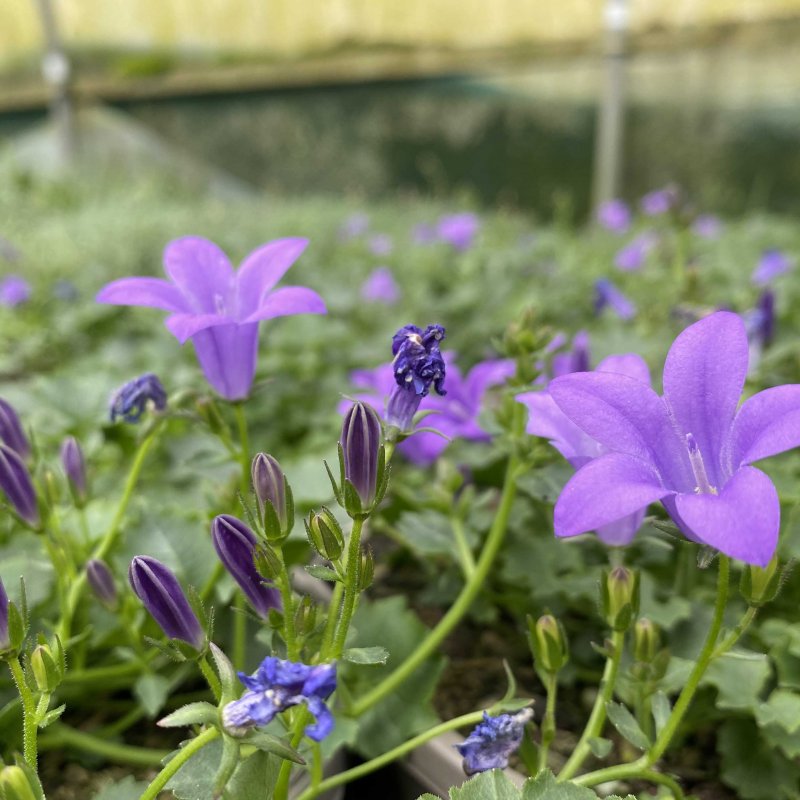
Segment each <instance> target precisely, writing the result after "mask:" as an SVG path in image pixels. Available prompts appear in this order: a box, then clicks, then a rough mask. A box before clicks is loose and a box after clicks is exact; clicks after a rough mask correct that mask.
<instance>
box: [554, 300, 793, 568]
mask: <svg viewBox="0 0 800 800" xmlns="http://www.w3.org/2000/svg"><path fill="white" fill-rule="evenodd" d="M747 363H748V343H747V334H746V332H745V327H744V324H743V322H742V320H741V318H740V317H738V316H737V315H736V314H733V313H731V312H727V311H718V312H716V313H714V314H711V315H710V316H708V317H705V318H704V319H702V320H700V321H699V322H696V323H695V324H694V325H691V326H689V327H688V328H686V330H684V331H683V333H681V334H680V335H679V336H678V338H677V339H676V340H675V342H674V343H673V345H672V347H671V348H670V351H669V354H668V355H667V359H666V362H665V364H664V378H663V386H664V396H663V397H659V396H658V395H657V394H656V393H655V392H654V391H653V390H652V389H651V388H650V387H649V386H648V385H647V384H645V383H643V382H641V381H638V380H635V379H633V378H629V377H626V376H624V375H619V374H611V373H607V372H583V373H577V374H575V375H565V376H563V377H561V378H557V379H556V380H554V381H553V382H552V383H551V384H550V389H549V390H550V394H551V395H552V397H553V399H554V400H555V402H556V404H557V405H558V407H559V408H560V409H561V410H562V411H563V412H564V413H565V414H566V415H567V417H569V419H570V420H572V422H574V423H575V424H576V425H577V426H578V427H579V428H580V429H581V430H582V431H583V432H584V433H586V434H588V435H589V436H591V437H592V438H593V439H595V440H596V441H597V442H599V443H600V444H601V445H603V446H605V447H607V448H608V449H609V450H610V451H611V452H609V453H606V454H604V455H601V456H600V457H599V458H596V459H594V460H592V461H590V462H589V463H587V464H586V465H585V466H583V467H581V469H579V470H578V472H577V473H576V474H575V475H574V476H573V477H572V478H571V479H570V481H569V482H568V483H567V485H566V486H565V487H564V490H563V491H562V492H561V496H560V497H559V498H558V502H557V503H556V508H555V531H556V534H557V535H558V536H574V535H576V534H578V533H583V532H585V531H590V530H596V529H597V528H598V527H601V526H603V525H606V524H607V523H609V522H611V521H613V520H615V519H619V518H620V517H623V516H625V515H626V514H632V513H634V512H636V511H639V510H640V509H644V508H646V507H647V506H648V505H649V504H650V503H653V502H655V501H657V500H661V501H662V503H663V504H664V506H665V508H666V509H667V512H668V513H669V515H670V516H671V517H672V519H673V520H674V521H675V523H676V524H677V525H678V526H679V527H680V528H681V530H682V531H683V532H684V534H685V535H686V536H687V537H688V538H689V539H691V540H693V541H695V542H699V543H701V544H704V545H708V546H710V547H713V548H716V549H717V550H720V551H721V552H722V553H725V554H726V555H728V556H731V557H732V558H737V559H740V560H741V561H745V562H747V563H749V564H755V565H757V566H762V567H763V566H766V565H767V564H768V563H769V561H770V559H771V558H772V555H773V554H774V552H775V548H776V546H777V543H778V529H779V525H780V504H779V501H778V494H777V492H776V490H775V486H774V485H773V484H772V481H770V479H769V478H768V477H767V476H766V475H765V474H764V473H763V472H761V471H760V470H758V469H756V468H754V467H752V466H751V464H752V463H753V462H754V461H760V460H761V459H762V458H767V457H768V456H771V455H775V454H776V453H781V452H783V451H784V450H789V449H791V448H793V447H796V446H797V445H798V444H800V384H791V385H786V386H777V387H774V388H771V389H766V390H765V391H763V392H759V393H758V394H756V395H755V396H753V397H751V398H749V399H748V400H746V401H745V402H744V403H743V404H742V406H741V407H740V408H738V410H737V405H738V403H739V398H740V396H741V393H742V388H743V387H744V382H745V375H746V373H747Z"/></svg>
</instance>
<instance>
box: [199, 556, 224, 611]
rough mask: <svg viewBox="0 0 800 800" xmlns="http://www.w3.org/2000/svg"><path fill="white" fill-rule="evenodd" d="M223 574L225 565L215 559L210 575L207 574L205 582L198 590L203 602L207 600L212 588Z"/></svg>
mask: <svg viewBox="0 0 800 800" xmlns="http://www.w3.org/2000/svg"><path fill="white" fill-rule="evenodd" d="M224 574H225V567H224V565H223V564H222V562H221V561H217V563H216V564H215V565H214V569H213V571H212V572H211V575H209V576H208V580H207V581H206V582H205V584H204V586H203V588H202V589H201V590H200V599H201V600H202V601H203V602H204V603H205V602H207V601H208V599H209V597H211V595H212V594H213V592H214V588H215V587H216V585H217V584H218V583H219V581H220V578H222V576H223V575H224Z"/></svg>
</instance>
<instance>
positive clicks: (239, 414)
mask: <svg viewBox="0 0 800 800" xmlns="http://www.w3.org/2000/svg"><path fill="white" fill-rule="evenodd" d="M233 413H234V415H235V416H236V427H237V428H238V429H239V462H240V463H241V465H242V481H241V485H242V491H243V492H244V493H245V494H247V492H249V491H250V438H249V436H248V433H247V417H246V415H245V413H244V404H243V403H241V402H239V403H234V404H233Z"/></svg>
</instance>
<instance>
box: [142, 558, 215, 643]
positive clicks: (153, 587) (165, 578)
mask: <svg viewBox="0 0 800 800" xmlns="http://www.w3.org/2000/svg"><path fill="white" fill-rule="evenodd" d="M128 579H129V580H130V584H131V587H132V588H133V591H134V592H135V593H136V596H137V597H138V598H139V599H140V600H141V601H142V605H143V606H144V607H145V608H146V609H147V611H148V612H149V613H150V615H151V616H152V617H153V619H154V620H155V621H156V622H157V623H158V624H159V626H160V628H161V630H163V631H164V633H165V634H166V635H167V636H168V637H169V638H170V639H180V640H181V641H184V642H186V643H187V644H189V645H191V646H192V647H194V649H195V650H202V649H203V647H204V646H205V640H206V636H205V633H204V632H203V628H202V627H201V625H200V621H199V620H198V619H197V616H196V615H195V613H194V611H192V607H191V606H190V605H189V601H188V600H187V599H186V595H185V594H184V593H183V589H182V588H181V585H180V583H178V579H177V578H176V577H175V575H174V573H173V572H172V570H170V569H169V568H168V567H167V566H166V565H164V564H162V563H161V562H160V561H158V560H156V559H155V558H151V557H150V556H135V557H134V559H133V561H131V566H130V569H129V570H128Z"/></svg>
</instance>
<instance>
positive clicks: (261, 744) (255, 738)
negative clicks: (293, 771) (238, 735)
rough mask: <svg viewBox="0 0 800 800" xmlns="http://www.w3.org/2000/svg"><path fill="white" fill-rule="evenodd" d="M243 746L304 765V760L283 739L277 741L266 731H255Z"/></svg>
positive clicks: (275, 737) (276, 738)
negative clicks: (248, 745)
mask: <svg viewBox="0 0 800 800" xmlns="http://www.w3.org/2000/svg"><path fill="white" fill-rule="evenodd" d="M244 742H245V744H251V745H253V747H257V748H258V749H259V750H261V751H262V752H264V753H272V754H273V755H275V756H278V758H283V759H286V760H287V761H294V763H295V764H305V763H306V762H305V759H304V758H303V757H302V756H301V755H300V753H298V752H297V750H294V749H293V748H292V747H290V746H289V745H288V744H286V742H284V741H283V739H279V738H278V737H277V736H273V735H272V734H271V733H267V732H266V731H255V732H254V733H252V734H250V736H248V737H247V738H246V739H245V740H244Z"/></svg>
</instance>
